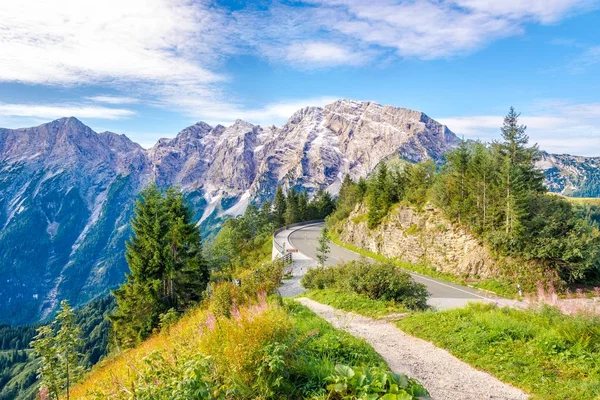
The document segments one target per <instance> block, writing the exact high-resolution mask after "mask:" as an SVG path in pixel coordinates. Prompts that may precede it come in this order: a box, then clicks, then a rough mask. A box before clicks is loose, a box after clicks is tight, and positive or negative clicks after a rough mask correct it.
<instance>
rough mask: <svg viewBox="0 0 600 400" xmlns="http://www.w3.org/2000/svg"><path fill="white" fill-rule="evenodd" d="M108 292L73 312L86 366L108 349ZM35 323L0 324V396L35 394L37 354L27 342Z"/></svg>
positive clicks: (19, 398) (20, 399)
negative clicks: (82, 339) (19, 324)
mask: <svg viewBox="0 0 600 400" xmlns="http://www.w3.org/2000/svg"><path fill="white" fill-rule="evenodd" d="M114 307H115V300H114V297H112V296H106V297H104V298H102V299H98V300H94V301H92V302H90V303H89V304H87V305H86V306H85V307H83V308H82V309H80V310H77V311H76V312H75V319H74V322H75V324H76V325H77V326H78V327H79V329H81V332H82V335H83V336H84V337H85V341H84V343H83V345H82V346H81V348H79V349H78V351H79V352H81V353H82V354H83V357H82V359H81V360H80V362H81V365H82V366H83V367H85V368H90V367H91V366H92V365H94V364H96V363H97V362H98V361H99V360H100V359H101V358H102V357H104V356H105V355H106V354H107V352H108V340H109V330H110V323H109V321H108V319H107V316H108V315H109V314H110V313H112V312H113V310H114ZM37 328H38V326H20V327H11V326H7V325H2V326H0V337H2V347H1V348H0V371H1V372H0V399H1V400H30V399H34V398H35V397H36V393H37V389H38V382H37V375H38V372H37V369H38V367H39V358H38V357H37V356H36V355H35V354H34V353H33V351H32V349H31V346H30V343H31V341H32V340H33V338H34V337H35V336H36V330H37Z"/></svg>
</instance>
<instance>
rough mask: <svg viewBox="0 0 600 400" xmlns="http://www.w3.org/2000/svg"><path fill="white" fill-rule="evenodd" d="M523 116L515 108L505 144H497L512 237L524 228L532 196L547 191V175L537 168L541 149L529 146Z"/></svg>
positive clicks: (506, 222) (507, 123) (507, 122)
mask: <svg viewBox="0 0 600 400" xmlns="http://www.w3.org/2000/svg"><path fill="white" fill-rule="evenodd" d="M519 116H520V114H519V113H517V112H516V111H515V109H514V108H513V107H511V108H510V110H509V112H508V114H507V115H506V117H504V124H503V126H502V128H501V131H502V139H503V142H501V143H499V144H498V145H497V146H498V152H499V154H500V156H501V157H502V162H501V170H502V176H501V177H502V181H501V182H502V187H503V189H504V193H505V201H504V230H505V233H506V235H507V236H508V237H509V238H510V237H514V236H515V235H517V234H518V233H519V231H520V229H521V219H522V218H523V217H524V216H525V215H526V213H527V210H526V207H527V199H528V194H529V193H530V192H532V191H534V192H539V193H543V191H544V187H543V175H542V174H541V172H540V171H538V170H537V169H536V168H535V165H534V161H535V160H536V159H537V158H538V157H539V150H538V148H537V146H532V147H527V144H528V143H529V137H528V136H527V134H526V133H525V130H526V129H527V127H526V126H525V125H522V124H519Z"/></svg>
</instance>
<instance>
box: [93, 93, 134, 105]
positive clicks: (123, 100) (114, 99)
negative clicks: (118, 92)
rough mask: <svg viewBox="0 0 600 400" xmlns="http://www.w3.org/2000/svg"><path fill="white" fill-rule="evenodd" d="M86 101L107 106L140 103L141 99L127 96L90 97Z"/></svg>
mask: <svg viewBox="0 0 600 400" xmlns="http://www.w3.org/2000/svg"><path fill="white" fill-rule="evenodd" d="M86 99H88V100H91V101H93V102H95V103H106V104H134V103H138V102H139V99H136V98H134V97H125V96H107V95H104V96H90V97H86Z"/></svg>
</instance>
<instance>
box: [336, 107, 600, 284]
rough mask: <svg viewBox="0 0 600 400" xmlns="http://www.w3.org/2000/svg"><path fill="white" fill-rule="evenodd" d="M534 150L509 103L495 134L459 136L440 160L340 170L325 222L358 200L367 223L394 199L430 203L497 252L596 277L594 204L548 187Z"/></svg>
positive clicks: (566, 273)
mask: <svg viewBox="0 0 600 400" xmlns="http://www.w3.org/2000/svg"><path fill="white" fill-rule="evenodd" d="M539 156H540V153H539V151H538V149H537V147H535V146H533V147H528V137H527V135H526V134H525V127H524V126H522V125H520V124H519V122H518V114H517V113H516V112H514V110H512V109H511V111H510V113H509V114H508V115H507V116H506V118H505V121H504V126H503V127H502V140H501V141H499V142H493V143H491V144H483V143H479V142H475V143H472V142H463V143H462V144H461V145H460V146H459V147H458V148H457V149H455V150H453V151H451V152H449V153H447V154H446V163H445V164H444V165H443V166H442V167H441V168H438V167H437V166H436V165H435V164H434V163H433V162H424V163H420V164H414V165H411V164H406V163H404V164H400V165H399V166H396V167H389V166H388V165H386V164H382V165H381V166H380V167H379V169H378V170H377V172H376V173H375V174H373V176H372V177H371V178H370V179H369V180H368V182H367V181H364V180H361V181H359V182H357V183H354V182H352V181H351V180H350V179H349V178H346V180H345V181H344V184H343V185H342V188H341V190H340V197H339V202H338V209H337V211H336V213H335V214H334V215H333V216H332V217H331V219H330V223H332V224H334V225H335V224H336V223H337V222H338V221H340V220H341V219H343V218H346V217H347V216H348V215H349V214H350V212H351V211H352V210H354V208H355V206H356V204H358V203H361V202H363V203H365V204H366V206H367V210H368V211H367V214H366V216H365V218H366V219H367V224H368V226H369V228H375V227H377V226H378V225H379V224H380V223H381V222H382V221H383V220H384V219H385V218H386V216H387V215H388V213H389V211H390V209H392V208H393V207H395V205H396V204H399V205H405V206H410V207H414V208H416V209H417V210H418V209H422V208H423V207H425V206H426V205H428V204H429V205H433V206H435V207H437V208H439V209H441V210H443V212H444V214H445V215H446V217H447V218H449V219H451V220H452V221H454V222H455V223H456V224H458V225H461V226H464V227H467V228H468V229H469V230H470V231H471V232H472V233H473V234H475V235H476V236H477V237H479V238H481V240H482V241H484V242H485V243H486V244H487V245H488V246H490V247H491V248H492V249H493V251H495V252H496V253H497V255H498V256H505V257H513V258H520V259H523V260H535V261H537V262H539V263H542V264H543V265H544V266H545V267H546V268H547V269H549V270H550V271H555V272H556V273H557V274H558V276H559V277H560V278H561V280H562V281H564V282H589V281H594V280H597V279H598V278H599V277H600V247H599V246H600V233H599V231H598V225H597V215H598V214H597V213H598V211H597V209H596V208H595V207H594V206H591V205H587V206H585V207H581V206H574V205H573V204H571V203H570V202H569V201H567V200H566V199H564V198H562V197H560V196H557V195H553V194H548V193H547V191H546V188H545V187H544V185H543V179H544V178H543V175H542V174H541V172H540V171H539V170H538V169H537V168H536V167H535V162H536V161H537V160H538V159H539ZM521 268H524V267H523V266H522V267H521ZM521 272H523V271H521ZM525 272H526V271H525ZM529 284H530V287H533V286H534V285H535V282H529Z"/></svg>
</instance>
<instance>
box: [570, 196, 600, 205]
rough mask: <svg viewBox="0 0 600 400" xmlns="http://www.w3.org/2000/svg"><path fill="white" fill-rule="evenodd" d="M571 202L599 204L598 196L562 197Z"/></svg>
mask: <svg viewBox="0 0 600 400" xmlns="http://www.w3.org/2000/svg"><path fill="white" fill-rule="evenodd" d="M564 198H565V199H567V200H568V201H569V203H571V204H576V205H582V204H589V205H592V206H600V198H598V197H564Z"/></svg>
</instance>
